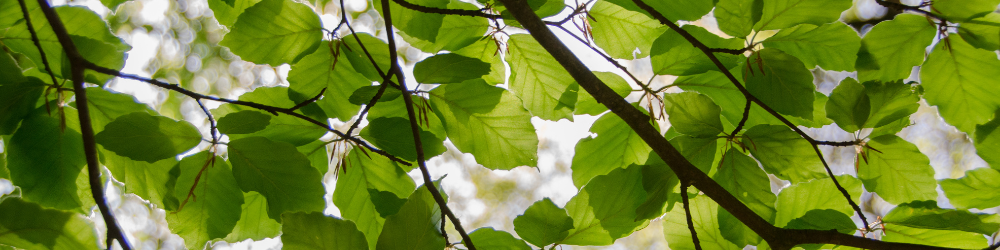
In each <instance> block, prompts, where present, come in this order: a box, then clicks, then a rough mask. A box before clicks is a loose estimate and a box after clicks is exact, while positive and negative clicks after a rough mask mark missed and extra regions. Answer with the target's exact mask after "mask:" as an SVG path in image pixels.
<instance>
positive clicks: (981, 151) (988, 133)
mask: <svg viewBox="0 0 1000 250" xmlns="http://www.w3.org/2000/svg"><path fill="white" fill-rule="evenodd" d="M997 113H1000V110H997ZM997 118H1000V114H996V115H994V118H993V120H990V121H989V122H987V123H984V124H982V125H976V133H975V137H974V138H973V142H974V143H975V145H976V154H978V155H979V157H980V158H983V160H984V161H986V163H988V164H990V167H992V168H993V169H996V170H1000V155H997V154H993V153H991V152H998V150H1000V131H998V130H997V127H1000V119H997Z"/></svg>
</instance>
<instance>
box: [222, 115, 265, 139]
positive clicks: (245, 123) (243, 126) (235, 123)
mask: <svg viewBox="0 0 1000 250" xmlns="http://www.w3.org/2000/svg"><path fill="white" fill-rule="evenodd" d="M270 124H271V116H270V115H266V114H264V113H261V112H258V111H253V110H243V111H238V112H235V113H230V114H228V115H226V116H223V117H222V118H219V125H218V128H219V132H221V133H223V134H249V133H253V132H257V131H260V130H262V129H264V128H266V127H267V125H270Z"/></svg>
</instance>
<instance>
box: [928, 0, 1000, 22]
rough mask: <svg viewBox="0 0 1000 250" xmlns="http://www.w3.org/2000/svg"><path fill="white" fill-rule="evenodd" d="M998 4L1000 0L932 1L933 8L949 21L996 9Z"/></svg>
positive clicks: (960, 19)
mask: <svg viewBox="0 0 1000 250" xmlns="http://www.w3.org/2000/svg"><path fill="white" fill-rule="evenodd" d="M998 4H1000V0H937V1H934V2H932V3H931V10H933V11H934V13H936V14H939V15H942V16H944V17H946V18H948V20H949V21H962V20H968V19H971V18H975V17H981V16H984V15H986V14H988V13H991V12H993V11H996V10H997V5H998Z"/></svg>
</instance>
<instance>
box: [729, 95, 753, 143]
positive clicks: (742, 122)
mask: <svg viewBox="0 0 1000 250" xmlns="http://www.w3.org/2000/svg"><path fill="white" fill-rule="evenodd" d="M750 105H753V102H751V101H750V99H747V106H746V107H745V108H743V118H742V119H740V123H739V124H737V125H736V128H735V129H733V133H732V134H729V137H730V138H732V137H736V133H739V132H740V130H743V125H746V124H747V119H749V118H750Z"/></svg>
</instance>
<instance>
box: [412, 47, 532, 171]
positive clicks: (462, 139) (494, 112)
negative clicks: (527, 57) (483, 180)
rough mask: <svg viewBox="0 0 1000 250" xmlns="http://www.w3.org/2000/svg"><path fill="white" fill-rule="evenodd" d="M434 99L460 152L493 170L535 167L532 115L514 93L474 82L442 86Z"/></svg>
mask: <svg viewBox="0 0 1000 250" xmlns="http://www.w3.org/2000/svg"><path fill="white" fill-rule="evenodd" d="M532 41H534V40H532ZM430 96H431V100H430V102H431V106H432V107H433V108H432V109H433V110H434V113H436V114H437V115H438V117H440V118H441V121H442V122H444V124H445V128H446V129H447V131H448V138H450V139H451V141H452V143H455V147H456V148H458V150H461V151H462V152H468V153H472V155H473V156H475V157H476V162H478V163H479V164H482V165H483V166H484V167H486V168H489V169H504V170H508V169H512V168H514V167H517V166H524V165H527V166H535V163H536V161H537V159H538V156H537V151H538V136H536V135H535V127H534V125H532V124H531V121H530V120H531V115H530V114H529V113H528V111H527V110H524V108H522V106H521V102H520V101H519V100H518V99H517V97H515V96H514V95H512V94H510V92H507V91H506V90H504V89H502V88H498V87H493V86H490V85H487V84H486V83H485V82H484V81H482V80H473V81H469V82H464V83H461V84H449V85H444V86H440V87H438V88H435V89H434V90H432V91H431V92H430Z"/></svg>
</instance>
